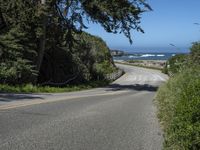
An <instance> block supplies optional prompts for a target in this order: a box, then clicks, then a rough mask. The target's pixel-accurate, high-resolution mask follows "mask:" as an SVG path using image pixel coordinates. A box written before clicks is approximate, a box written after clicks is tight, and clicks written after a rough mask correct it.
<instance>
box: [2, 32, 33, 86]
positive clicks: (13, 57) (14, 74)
mask: <svg viewBox="0 0 200 150" xmlns="http://www.w3.org/2000/svg"><path fill="white" fill-rule="evenodd" d="M33 47H34V45H32V43H30V42H29V40H28V38H27V35H26V34H25V33H24V32H23V31H21V30H20V29H19V28H12V29H11V30H10V31H9V32H7V33H6V34H3V35H0V58H1V59H0V83H7V84H22V83H31V82H32V80H33V79H34V78H35V76H36V72H35V71H34V68H33V62H32V61H31V57H34V56H35V55H36V54H35V51H34V50H31V48H33Z"/></svg>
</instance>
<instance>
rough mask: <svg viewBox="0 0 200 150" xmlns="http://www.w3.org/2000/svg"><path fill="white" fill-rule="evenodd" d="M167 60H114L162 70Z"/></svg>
mask: <svg viewBox="0 0 200 150" xmlns="http://www.w3.org/2000/svg"><path fill="white" fill-rule="evenodd" d="M166 61H167V60H127V61H125V60H114V62H115V63H119V64H126V65H132V66H137V67H144V68H150V69H157V70H162V69H163V68H164V67H165V65H166Z"/></svg>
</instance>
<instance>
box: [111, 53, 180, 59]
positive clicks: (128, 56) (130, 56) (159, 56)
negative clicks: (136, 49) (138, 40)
mask: <svg viewBox="0 0 200 150" xmlns="http://www.w3.org/2000/svg"><path fill="white" fill-rule="evenodd" d="M177 54H180V53H129V54H126V55H124V56H119V57H114V58H113V59H114V60H168V59H169V58H171V57H172V56H175V55H177Z"/></svg>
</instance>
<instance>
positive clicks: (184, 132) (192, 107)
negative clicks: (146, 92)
mask: <svg viewBox="0 0 200 150" xmlns="http://www.w3.org/2000/svg"><path fill="white" fill-rule="evenodd" d="M199 91H200V67H195V68H188V69H186V70H184V71H182V72H181V73H179V74H177V75H176V76H175V77H173V78H171V79H170V80H169V82H168V83H166V84H165V85H164V86H162V87H161V88H160V89H159V91H158V94H157V96H156V102H157V104H158V108H159V113H158V116H159V119H160V121H161V124H162V125H163V128H164V132H165V135H164V137H165V143H164V148H165V149H176V150H191V149H192V150H197V149H200V92H199Z"/></svg>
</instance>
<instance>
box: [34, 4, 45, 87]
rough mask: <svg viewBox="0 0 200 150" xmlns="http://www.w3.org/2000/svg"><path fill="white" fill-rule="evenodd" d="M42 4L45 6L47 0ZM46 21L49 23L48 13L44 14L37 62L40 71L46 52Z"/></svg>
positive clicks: (37, 68)
mask: <svg viewBox="0 0 200 150" xmlns="http://www.w3.org/2000/svg"><path fill="white" fill-rule="evenodd" d="M41 5H42V7H44V6H45V5H46V0H41ZM46 23H47V17H46V15H44V16H43V17H42V30H43V33H42V35H41V37H40V40H39V51H38V58H37V64H36V70H37V72H38V73H39V72H40V68H41V65H42V61H43V58H44V52H45V45H46ZM37 81H38V77H37V79H36V81H35V83H37Z"/></svg>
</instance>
